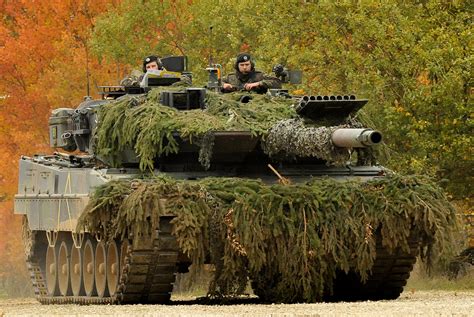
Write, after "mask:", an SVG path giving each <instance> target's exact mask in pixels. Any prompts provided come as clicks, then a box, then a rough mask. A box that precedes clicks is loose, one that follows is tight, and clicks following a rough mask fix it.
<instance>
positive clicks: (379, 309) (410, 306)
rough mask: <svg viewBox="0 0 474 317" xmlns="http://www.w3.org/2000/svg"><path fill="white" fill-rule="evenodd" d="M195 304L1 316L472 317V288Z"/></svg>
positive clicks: (3, 309)
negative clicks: (332, 299)
mask: <svg viewBox="0 0 474 317" xmlns="http://www.w3.org/2000/svg"><path fill="white" fill-rule="evenodd" d="M254 301H255V299H249V300H243V301H242V302H243V303H242V304H239V305H225V306H223V305H213V306H209V305H198V304H196V301H193V300H186V299H185V298H175V299H174V300H173V303H172V304H171V305H124V306H78V305H41V304H39V303H38V302H36V301H35V300H34V299H30V298H26V299H6V300H0V316H20V315H22V316H51V315H60V316H94V317H95V316H180V317H183V316H246V317H250V316H252V317H253V316H341V315H344V316H348V315H349V316H413V315H416V316H474V291H469V292H465V291H463V292H454V291H453V292H446V291H430V292H426V291H419V292H411V291H406V292H404V293H403V294H402V296H401V297H400V298H399V299H397V300H394V301H380V302H359V303H318V304H293V305H282V304H278V305H276V304H275V305H263V304H255V303H254Z"/></svg>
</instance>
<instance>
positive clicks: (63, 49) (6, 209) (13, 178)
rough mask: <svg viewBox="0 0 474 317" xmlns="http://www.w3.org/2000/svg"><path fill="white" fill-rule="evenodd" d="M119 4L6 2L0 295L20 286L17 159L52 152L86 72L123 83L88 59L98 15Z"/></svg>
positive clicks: (0, 100) (1, 57) (2, 3)
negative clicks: (53, 124)
mask: <svg viewBox="0 0 474 317" xmlns="http://www.w3.org/2000/svg"><path fill="white" fill-rule="evenodd" d="M118 2H119V1H114V0H94V1H88V0H67V1H65V0H50V1H30V0H0V74H1V77H0V78H1V79H0V145H1V151H0V200H1V202H0V233H1V235H2V238H1V239H0V257H1V258H2V262H1V264H0V293H1V292H2V290H3V291H5V290H8V289H10V290H11V288H8V286H9V285H5V284H14V283H15V281H14V279H15V278H14V276H18V274H15V273H13V274H12V268H15V267H18V268H21V267H23V264H22V263H19V262H21V261H22V258H21V257H22V253H23V252H22V249H23V248H22V246H21V241H20V236H21V228H20V226H21V219H20V217H17V216H14V215H13V214H12V203H11V201H12V198H13V195H14V194H15V192H16V191H17V177H18V160H19V158H20V156H21V155H33V154H34V153H48V152H51V150H50V149H49V145H48V143H49V139H48V128H47V125H48V117H49V114H50V112H51V110H52V109H55V108H59V107H70V108H75V107H76V106H77V105H78V104H79V103H80V102H81V100H82V99H83V96H85V95H86V94H87V88H86V87H87V75H86V74H89V78H90V82H91V86H94V85H98V84H106V83H114V82H115V81H116V74H111V73H109V74H107V73H105V74H104V72H103V71H101V69H102V68H104V67H106V66H107V65H104V64H103V63H101V62H100V61H99V60H97V59H93V58H92V57H91V56H90V55H89V52H88V47H87V41H88V38H89V34H90V32H91V30H92V29H93V27H94V22H95V17H96V16H97V15H98V14H101V13H104V12H106V11H107V10H108V9H109V8H114V7H116V6H117V4H118ZM109 66H110V65H109ZM108 68H109V69H110V67H108ZM99 74H100V77H99ZM99 78H100V82H99V80H98V79H99ZM13 271H15V270H13ZM8 281H10V282H8ZM16 284H18V283H16ZM17 291H18V289H17ZM20 291H21V290H20Z"/></svg>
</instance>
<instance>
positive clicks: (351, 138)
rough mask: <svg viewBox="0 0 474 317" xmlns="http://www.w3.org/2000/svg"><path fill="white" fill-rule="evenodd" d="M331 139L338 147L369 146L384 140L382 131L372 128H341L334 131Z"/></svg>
mask: <svg viewBox="0 0 474 317" xmlns="http://www.w3.org/2000/svg"><path fill="white" fill-rule="evenodd" d="M331 140H332V142H333V143H334V145H335V146H338V147H347V148H354V147H356V148H358V147H368V146H372V145H375V144H378V143H380V142H382V133H380V132H379V131H376V130H372V129H346V128H341V129H337V130H335V131H334V132H333V133H332V135H331Z"/></svg>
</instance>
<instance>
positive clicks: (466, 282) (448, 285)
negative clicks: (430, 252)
mask: <svg viewBox="0 0 474 317" xmlns="http://www.w3.org/2000/svg"><path fill="white" fill-rule="evenodd" d="M405 290H424V291H427V290H442V291H462V290H466V291H467V290H474V266H470V267H468V268H467V270H466V274H465V275H463V276H459V277H458V278H455V279H449V278H448V277H447V275H444V274H433V275H431V276H430V275H428V274H427V273H426V272H425V271H424V269H423V268H422V267H421V266H420V265H416V266H415V269H414V270H413V272H412V274H411V276H410V278H409V279H408V283H407V285H406V286H405Z"/></svg>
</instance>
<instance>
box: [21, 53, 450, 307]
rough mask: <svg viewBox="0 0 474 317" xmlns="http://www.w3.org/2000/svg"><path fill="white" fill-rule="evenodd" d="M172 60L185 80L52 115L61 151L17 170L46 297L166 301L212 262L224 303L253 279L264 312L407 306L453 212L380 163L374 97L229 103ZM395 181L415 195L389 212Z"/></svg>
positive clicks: (39, 293)
mask: <svg viewBox="0 0 474 317" xmlns="http://www.w3.org/2000/svg"><path fill="white" fill-rule="evenodd" d="M163 62H164V63H165V65H167V63H168V62H167V60H166V59H164V61H163ZM169 63H170V65H167V66H166V68H167V69H168V70H171V71H175V72H178V74H177V75H175V76H173V74H172V73H171V75H170V72H168V73H167V75H166V76H160V75H159V74H158V75H157V74H154V75H153V74H152V75H147V76H146V78H145V79H146V80H144V81H142V83H144V84H143V85H142V86H129V87H124V86H110V87H103V98H102V99H101V100H91V99H90V98H86V100H84V101H83V102H82V103H81V104H80V105H78V107H77V108H76V109H66V108H59V109H57V110H54V111H53V112H52V114H51V117H50V120H49V132H50V143H51V147H52V148H53V149H55V150H56V152H54V153H53V154H50V155H35V156H33V157H26V156H23V157H22V158H21V159H20V164H19V168H20V170H19V185H18V194H17V195H16V196H15V213H16V214H20V215H23V219H24V226H23V229H24V231H23V240H24V242H25V254H26V262H27V267H28V270H29V273H30V276H31V281H32V285H33V288H34V291H35V294H36V297H37V299H38V300H39V301H40V302H41V303H43V304H62V303H77V304H135V303H156V304H161V303H166V302H168V301H169V300H170V297H171V293H172V291H173V285H174V283H175V279H176V275H177V274H178V273H186V272H188V270H189V267H190V266H191V265H192V264H194V265H195V266H198V265H202V264H213V265H214V266H215V274H216V276H215V279H214V282H213V283H212V284H213V285H212V286H211V288H212V289H210V296H215V297H220V298H226V296H229V295H235V294H239V293H241V292H242V291H243V289H245V286H246V285H247V284H248V283H250V284H251V286H252V288H253V291H254V293H255V294H256V295H257V296H258V297H260V298H261V300H263V301H267V302H314V301H323V300H324V301H339V300H345V301H347V300H350V301H353V300H381V299H395V298H397V297H398V296H399V295H400V293H401V292H402V291H403V286H404V285H405V284H406V282H407V279H408V277H409V275H410V272H411V270H412V268H413V265H414V263H415V261H416V258H417V256H418V255H419V254H420V251H421V252H424V251H423V250H425V251H426V249H427V248H428V247H431V246H432V245H433V244H434V243H435V242H434V241H435V240H436V239H435V237H437V234H438V229H439V228H438V227H437V226H436V225H434V224H435V223H436V224H437V225H439V226H445V227H448V226H449V225H451V223H452V222H453V221H454V220H453V219H454V216H453V215H454V212H453V210H452V207H450V205H449V204H448V203H447V202H446V201H445V198H444V197H443V196H442V195H438V194H436V193H435V192H429V193H428V194H426V195H428V196H423V197H425V198H426V197H428V198H430V199H428V200H427V201H428V202H420V200H418V198H419V196H417V195H416V191H417V190H418V189H419V188H424V187H423V186H424V183H423V182H422V181H419V180H417V179H411V178H410V179H403V178H401V177H399V176H397V175H395V174H394V173H392V172H390V171H389V170H387V169H386V168H384V167H383V166H380V165H378V163H377V153H378V152H381V151H380V149H378V147H381V144H382V143H383V142H382V134H381V132H379V131H377V130H373V129H371V128H370V127H368V126H365V125H364V124H363V123H361V122H362V121H363V120H359V119H358V117H359V114H360V109H361V108H362V107H363V106H364V105H365V104H366V103H367V100H365V99H358V98H356V97H355V96H354V95H349V94H347V95H317V94H314V95H298V96H296V95H291V94H290V93H289V92H288V90H284V89H278V90H270V91H268V92H267V93H266V94H265V95H257V94H253V93H248V92H237V93H231V94H225V95H224V94H221V93H220V92H219V89H218V88H219V78H218V77H216V73H218V72H215V68H212V67H211V68H209V69H210V74H211V76H210V77H211V79H213V80H215V81H216V82H214V84H210V85H208V87H209V88H208V89H206V88H200V87H191V86H186V85H180V84H179V83H180V81H179V80H180V78H181V76H182V73H183V72H185V70H186V69H185V67H184V65H185V63H184V62H183V59H182V58H176V57H173V58H171V59H169ZM280 71H281V70H280ZM175 83H177V84H175ZM170 118H174V119H173V120H175V121H173V124H167V123H166V122H168V121H167V120H169V119H170ZM215 118H217V119H215ZM170 120H171V119H170ZM191 125H192V126H193V131H191V132H190V131H188V130H187V129H188V128H189V126H191ZM45 128H46V127H45ZM52 152H53V151H52ZM393 184H395V185H393ZM389 185H390V186H392V185H393V186H394V189H390V190H389V189H387V191H386V192H387V193H389V192H390V193H393V192H397V193H398V192H400V193H402V194H400V195H401V196H400V197H402V196H403V195H405V194H406V195H408V194H410V195H411V196H403V197H402V198H403V199H398V198H399V197H398V196H396V197H398V198H397V199H398V200H396V201H395V198H394V199H393V204H385V205H384V202H383V201H381V200H380V199H382V198H383V197H385V199H386V200H388V199H391V198H390V197H391V196H390V195H389V194H384V195H385V196H383V195H382V196H381V194H380V195H379V194H378V193H379V192H382V191H384V190H385V189H384V188H389ZM360 188H363V190H362V189H361V190H359V189H360ZM407 188H410V189H409V190H408V189H407ZM343 189H344V191H343ZM407 190H408V191H407ZM318 191H319V192H318ZM300 193H301V194H300ZM384 193H385V192H384ZM403 193H405V194H403ZM429 195H431V196H429ZM351 197H352V198H351ZM357 197H362V198H364V199H367V201H365V203H362V201H363V200H361V199H362V198H361V199H359V198H357ZM387 197H388V198H387ZM393 197H395V196H393ZM412 197H414V198H413V199H412ZM420 197H421V196H420ZM376 200H377V201H376ZM378 200H380V201H378ZM243 201H244V202H245V203H243ZM272 201H278V202H279V206H280V207H278V208H277V207H273V206H276V205H275V204H274V203H272ZM429 201H433V203H432V204H431V203H430V202H429ZM329 202H330V203H329ZM390 202H392V201H390ZM263 204H265V206H266V207H265V206H263ZM272 204H273V205H272ZM350 204H353V205H350ZM364 204H365V205H364ZM245 206H247V207H248V206H251V208H250V207H248V208H247V207H245ZM259 206H260V207H259ZM325 206H332V207H331V208H332V209H331V210H330V209H328V208H326V207H325ZM374 206H375V207H374ZM440 206H441V207H440ZM273 210H274V212H273ZM355 210H357V214H352V213H355ZM411 211H413V213H411ZM249 215H250V216H249ZM257 219H261V220H259V221H260V222H258V221H257ZM374 219H376V220H374ZM389 222H390V225H388V223H389ZM438 240H439V239H438ZM301 250H302V251H301ZM300 251H301V252H300ZM236 285H238V287H237V286H236ZM242 288H243V289H242Z"/></svg>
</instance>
